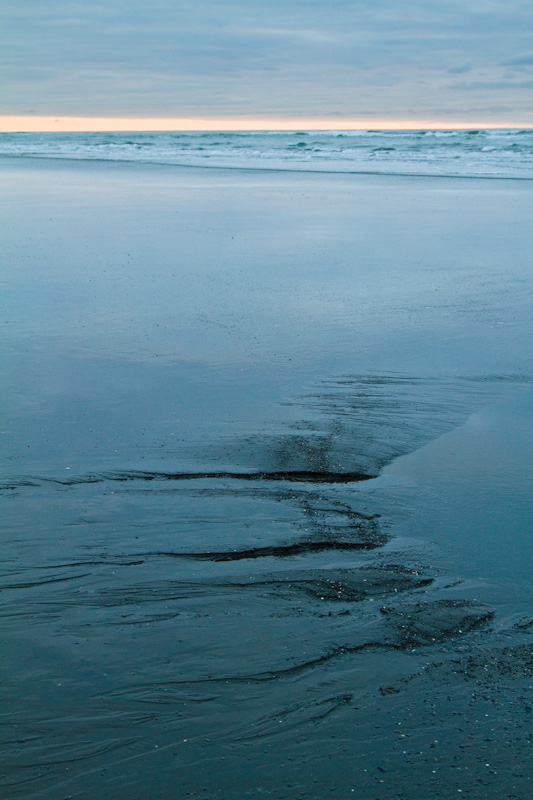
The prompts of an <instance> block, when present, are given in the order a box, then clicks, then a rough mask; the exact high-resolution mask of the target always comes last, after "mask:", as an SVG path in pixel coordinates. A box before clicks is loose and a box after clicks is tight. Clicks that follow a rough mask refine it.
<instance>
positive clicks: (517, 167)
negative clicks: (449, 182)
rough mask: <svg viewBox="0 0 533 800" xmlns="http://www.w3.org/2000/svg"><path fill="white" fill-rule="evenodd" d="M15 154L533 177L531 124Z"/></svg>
mask: <svg viewBox="0 0 533 800" xmlns="http://www.w3.org/2000/svg"><path fill="white" fill-rule="evenodd" d="M0 154H1V155H9V156H13V157H24V158H28V157H40V158H71V159H79V160H82V161H84V160H88V159H91V160H101V161H128V162H140V163H151V164H168V165H170V164H175V165H181V166H196V167H219V168H220V167H230V168H242V169H275V170H280V169H281V170H313V171H323V172H328V171H331V172H353V173H369V174H374V173H377V174H393V175H396V174H399V175H447V176H462V177H473V176H477V177H492V178H495V177H500V178H532V177H533V130H531V129H525V130H498V129H496V130H440V131H439V130H435V131H433V130H430V131H428V130H418V131H417V130H412V131H411V130H407V131H401V130H400V131H295V132H294V133H292V132H291V133H285V132H280V131H270V132H268V131H266V132H248V133H246V132H244V133H231V132H220V133H135V132H130V133H44V134H35V133H16V134H1V135H0Z"/></svg>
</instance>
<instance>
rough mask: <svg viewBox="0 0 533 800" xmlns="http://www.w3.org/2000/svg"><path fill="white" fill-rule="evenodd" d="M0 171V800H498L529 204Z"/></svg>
mask: <svg viewBox="0 0 533 800" xmlns="http://www.w3.org/2000/svg"><path fill="white" fill-rule="evenodd" d="M2 171H3V174H4V176H5V177H7V178H8V181H9V185H10V192H11V197H10V203H9V207H8V209H7V214H6V215H5V220H6V223H5V224H6V234H5V236H4V241H5V242H6V247H5V255H4V257H3V260H4V261H5V263H6V267H7V268H6V270H5V272H6V278H5V284H6V286H5V295H4V296H5V301H4V307H5V314H6V316H5V319H6V321H7V322H6V325H5V327H6V328H7V336H6V339H5V345H4V346H3V362H4V365H5V369H6V378H7V380H6V383H7V387H8V388H7V391H6V402H5V408H6V414H5V420H6V424H5V425H4V426H3V442H4V444H3V452H4V460H3V469H2V481H1V482H2V495H3V497H2V504H3V513H2V518H3V520H4V525H3V531H4V532H3V571H2V572H3V577H2V590H3V591H2V606H1V614H2V653H3V657H2V660H1V664H2V673H3V683H2V708H3V711H2V721H3V726H2V774H3V779H2V792H3V796H5V797H6V798H35V799H36V798H53V800H55V799H56V798H61V799H62V798H66V797H79V798H87V799H89V798H94V797H95V796H97V795H103V796H105V797H106V798H110V799H111V800H114V799H116V800H122V798H126V797H127V798H132V799H133V800H135V799H136V798H139V800H140V799H141V798H143V799H144V798H147V797H149V798H162V799H164V800H167V798H175V797H179V798H181V797H183V798H185V797H196V798H202V800H211V799H212V798H213V799H214V798H217V799H219V800H226V799H228V800H229V798H232V800H233V798H243V799H244V798H257V797H260V796H265V797H272V798H276V799H277V798H279V799H280V800H281V798H289V799H290V800H292V798H298V797H303V798H306V800H310V799H311V798H313V799H316V800H323V798H326V797H332V798H344V797H351V796H354V797H359V798H365V800H366V799H367V798H369V799H370V798H376V800H391V799H392V798H395V799H396V798H397V800H411V799H412V800H427V798H428V797H432V798H443V800H444V798H446V800H447V798H450V797H455V796H459V795H463V796H466V797H469V798H476V799H479V800H502V798H509V800H511V799H514V798H518V799H519V800H525V798H526V797H529V796H530V792H531V770H530V760H529V759H530V753H529V750H530V744H531V719H532V716H531V715H532V704H531V684H532V678H533V657H532V649H531V636H532V634H533V616H532V615H531V598H532V593H533V587H532V585H531V577H530V570H529V569H528V568H527V563H528V559H530V557H531V538H530V537H531V512H530V505H529V502H528V501H529V496H528V495H529V487H530V485H531V472H532V470H531V466H532V465H531V452H533V448H532V447H531V446H530V445H531V444H532V442H531V438H532V436H533V433H532V431H533V426H532V420H533V408H532V400H531V398H532V396H533V392H532V387H531V364H530V353H529V342H530V340H531V313H530V310H531V274H530V266H529V254H530V253H531V251H532V247H531V246H532V245H533V233H532V232H531V231H530V225H529V224H528V222H527V221H528V220H530V219H531V211H532V210H533V209H532V206H533V198H532V193H531V188H530V187H529V183H527V182H516V181H478V180H462V179H459V180H454V179H429V178H419V179H413V178H402V177H396V178H393V177H387V176H384V177H383V176H379V177H378V176H365V177H362V176H351V175H342V176H341V175H305V174H299V175H297V176H296V175H290V174H287V173H279V174H276V173H272V174H265V173H260V172H257V173H255V172H253V173H252V172H248V173H247V172H238V171H216V170H204V171H202V170H186V169H185V170H183V169H175V168H173V169H168V168H156V167H147V166H141V167H133V166H129V165H112V164H105V165H99V164H90V165H80V164H69V163H67V162H65V163H61V164H51V163H45V162H39V161H34V162H29V161H26V162H19V163H17V164H14V163H13V162H9V161H5V162H4V163H3V164H2Z"/></svg>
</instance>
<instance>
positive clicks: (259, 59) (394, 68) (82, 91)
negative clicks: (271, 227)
mask: <svg viewBox="0 0 533 800" xmlns="http://www.w3.org/2000/svg"><path fill="white" fill-rule="evenodd" d="M0 28H1V30H2V34H1V36H2V39H1V40H0V53H1V56H0V58H1V61H2V67H1V69H2V76H1V77H2V85H3V87H4V89H3V90H2V92H1V96H0V115H1V117H2V118H3V120H4V123H5V124H7V123H6V120H7V119H8V118H9V117H12V118H28V120H30V123H29V124H31V119H33V124H34V125H35V124H38V123H36V122H35V121H36V120H38V119H40V118H43V117H49V118H62V119H64V118H70V117H82V118H93V120H95V119H101V118H104V119H105V118H114V119H117V118H118V120H119V123H118V124H119V125H120V119H121V118H129V119H130V120H131V119H132V118H133V119H142V120H144V121H145V123H146V124H148V125H149V124H150V122H149V121H150V120H153V119H161V120H165V119H167V120H168V119H172V120H176V119H182V120H183V119H185V120H189V123H190V121H191V120H192V121H195V120H204V121H206V125H209V124H217V123H218V122H219V121H220V120H227V121H228V120H229V121H230V122H231V121H233V122H234V123H235V125H237V126H242V125H244V126H245V125H246V122H247V121H248V120H254V121H256V122H258V124H259V125H261V124H262V123H263V121H264V123H265V126H266V127H269V124H270V125H272V123H273V122H275V121H278V122H279V123H280V125H283V124H285V125H290V124H291V123H292V122H293V121H294V122H297V121H299V120H302V121H306V122H310V123H312V122H313V121H314V122H319V121H322V123H323V124H324V126H329V127H335V126H337V127H340V126H341V124H345V123H346V122H347V121H348V122H350V121H351V122H352V123H354V124H356V125H358V126H361V125H362V126H364V127H375V126H376V123H379V124H382V125H384V126H385V125H386V126H389V125H394V124H395V123H398V124H402V123H403V124H404V123H405V122H406V121H408V122H409V121H412V122H413V123H414V124H415V126H416V124H417V123H420V122H422V121H424V122H427V123H428V124H433V123H436V124H437V126H438V125H439V124H440V125H442V126H444V125H446V126H449V125H455V124H473V123H477V124H479V123H483V124H488V125H502V126H506V127H521V126H526V125H528V126H529V125H533V36H532V31H533V0H100V1H99V2H92V1H91V0H84V2H81V0H2V4H1V18H0ZM209 121H210V122H209ZM1 124H2V123H1V121H0V125H1ZM104 124H105V123H104ZM307 127H310V125H307ZM311 127H312V125H311ZM3 129H4V130H5V129H6V128H5V127H4V128H3Z"/></svg>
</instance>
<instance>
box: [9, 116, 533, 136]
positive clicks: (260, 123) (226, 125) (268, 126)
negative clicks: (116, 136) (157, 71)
mask: <svg viewBox="0 0 533 800" xmlns="http://www.w3.org/2000/svg"><path fill="white" fill-rule="evenodd" d="M464 128H496V129H497V128H503V129H505V128H522V129H524V128H533V125H531V124H526V125H524V124H520V123H505V124H503V123H498V124H495V123H494V122H485V121H483V120H481V121H480V120H467V121H466V122H465V121H464V120H463V121H461V122H443V121H442V120H427V119H412V120H390V119H387V120H383V119H377V118H376V119H365V120H361V119H335V120H332V119H324V118H319V117H317V118H303V117H299V118H295V119H276V118H270V119H269V118H264V119H257V118H249V119H248V118H244V119H235V118H229V117H225V118H224V117H219V118H213V119H205V118H204V119H202V118H198V119H192V118H160V119H157V118H146V117H55V116H54V117H44V116H43V117H40V116H0V132H1V133H52V132H56V133H75V132H80V133H82V132H113V131H115V132H119V131H178V132H179V131H184V132H185V131H267V130H270V131H272V130H279V131H293V130H302V129H303V130H369V129H380V130H409V129H425V130H431V129H439V130H456V129H464Z"/></svg>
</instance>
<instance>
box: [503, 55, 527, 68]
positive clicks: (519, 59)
mask: <svg viewBox="0 0 533 800" xmlns="http://www.w3.org/2000/svg"><path fill="white" fill-rule="evenodd" d="M501 63H502V65H503V66H505V67H533V53H528V54H527V55H522V56H515V57H514V58H508V59H506V60H505V61H502V62H501Z"/></svg>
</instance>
